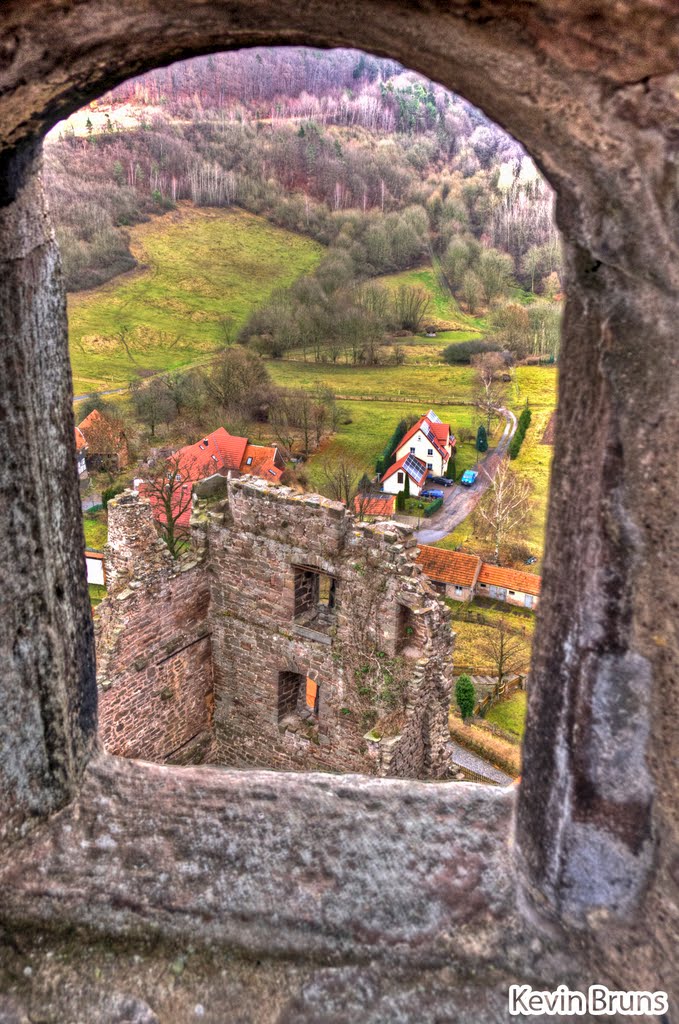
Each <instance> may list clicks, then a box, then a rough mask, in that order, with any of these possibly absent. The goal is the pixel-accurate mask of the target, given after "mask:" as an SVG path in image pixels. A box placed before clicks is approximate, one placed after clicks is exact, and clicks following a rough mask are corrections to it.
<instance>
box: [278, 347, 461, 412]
mask: <svg viewBox="0 0 679 1024" xmlns="http://www.w3.org/2000/svg"><path fill="white" fill-rule="evenodd" d="M267 366H268V369H269V373H270V374H271V377H272V378H273V380H275V381H276V383H277V384H281V385H283V386H284V387H289V388H303V389H304V390H307V391H313V390H314V388H316V387H317V386H318V385H319V384H321V385H323V386H324V387H328V388H330V389H331V390H332V391H333V393H334V394H336V395H338V396H347V397H349V398H370V399H376V400H377V401H379V400H382V401H384V400H387V401H389V400H390V399H394V400H403V401H412V402H416V403H418V406H420V405H421V406H426V408H423V409H422V410H421V411H422V412H427V410H428V409H429V408H430V407H431V405H432V403H436V402H443V403H446V404H453V405H454V404H456V403H458V402H471V399H472V389H473V384H474V371H473V370H472V369H471V367H469V366H461V367H453V366H447V365H446V364H445V363H438V364H429V365H425V366H420V365H418V366H409V365H408V363H405V364H404V365H403V366H346V365H344V364H332V363H311V362H308V363H304V362H293V361H292V360H287V359H286V360H280V361H278V360H277V361H275V362H273V361H272V362H269V363H267Z"/></svg>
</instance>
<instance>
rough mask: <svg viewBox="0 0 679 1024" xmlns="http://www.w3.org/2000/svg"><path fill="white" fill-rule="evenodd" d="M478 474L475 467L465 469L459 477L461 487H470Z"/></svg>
mask: <svg viewBox="0 0 679 1024" xmlns="http://www.w3.org/2000/svg"><path fill="white" fill-rule="evenodd" d="M478 475H479V474H478V473H477V472H476V470H475V469H466V470H465V471H464V473H463V474H462V476H461V477H460V483H461V484H462V486H463V487H471V486H472V485H473V484H474V482H475V481H476V478H477V476H478Z"/></svg>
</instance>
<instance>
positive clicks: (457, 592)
mask: <svg viewBox="0 0 679 1024" xmlns="http://www.w3.org/2000/svg"><path fill="white" fill-rule="evenodd" d="M455 593H456V594H461V593H462V587H460V586H459V585H458V584H457V583H456V584H455Z"/></svg>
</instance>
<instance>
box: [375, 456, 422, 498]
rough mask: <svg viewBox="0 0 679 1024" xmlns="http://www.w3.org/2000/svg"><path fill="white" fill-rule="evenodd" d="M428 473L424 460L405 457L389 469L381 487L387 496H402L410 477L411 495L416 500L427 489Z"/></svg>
mask: <svg viewBox="0 0 679 1024" xmlns="http://www.w3.org/2000/svg"><path fill="white" fill-rule="evenodd" d="M427 473H428V470H427V466H426V464H425V463H424V462H423V461H422V459H418V458H417V456H416V455H410V454H408V455H404V456H403V458H401V459H398V461H397V462H395V463H394V464H393V466H390V467H389V469H388V470H387V471H386V473H385V474H384V476H383V477H382V479H381V480H380V487H381V488H382V490H383V491H386V492H387V494H400V493H401V491H402V490H403V489H404V487H405V483H406V476H408V477H409V479H410V487H409V490H410V494H411V495H412V497H413V498H415V497H417V495H418V494H419V493H420V491H421V490H423V489H424V488H425V487H426V482H427Z"/></svg>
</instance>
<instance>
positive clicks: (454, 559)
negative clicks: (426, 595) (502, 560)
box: [417, 544, 483, 601]
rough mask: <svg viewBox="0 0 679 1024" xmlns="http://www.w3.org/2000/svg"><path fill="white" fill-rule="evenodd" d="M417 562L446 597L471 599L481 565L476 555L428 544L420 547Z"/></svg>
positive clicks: (459, 599)
mask: <svg viewBox="0 0 679 1024" xmlns="http://www.w3.org/2000/svg"><path fill="white" fill-rule="evenodd" d="M417 564H418V565H419V566H420V568H421V569H422V571H423V572H424V574H425V575H426V576H428V577H429V579H430V580H431V581H432V583H433V584H434V587H435V588H436V589H437V590H438V591H439V593H441V594H445V596H446V597H452V598H454V600H456V601H471V600H472V598H473V597H474V587H475V586H476V581H477V580H478V578H479V573H480V571H481V566H482V565H483V563H482V561H481V559H480V558H479V556H478V555H466V554H463V553H462V552H461V551H447V550H445V549H444V548H434V547H431V546H430V545H429V544H423V545H422V546H421V547H420V553H419V555H418V556H417Z"/></svg>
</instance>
